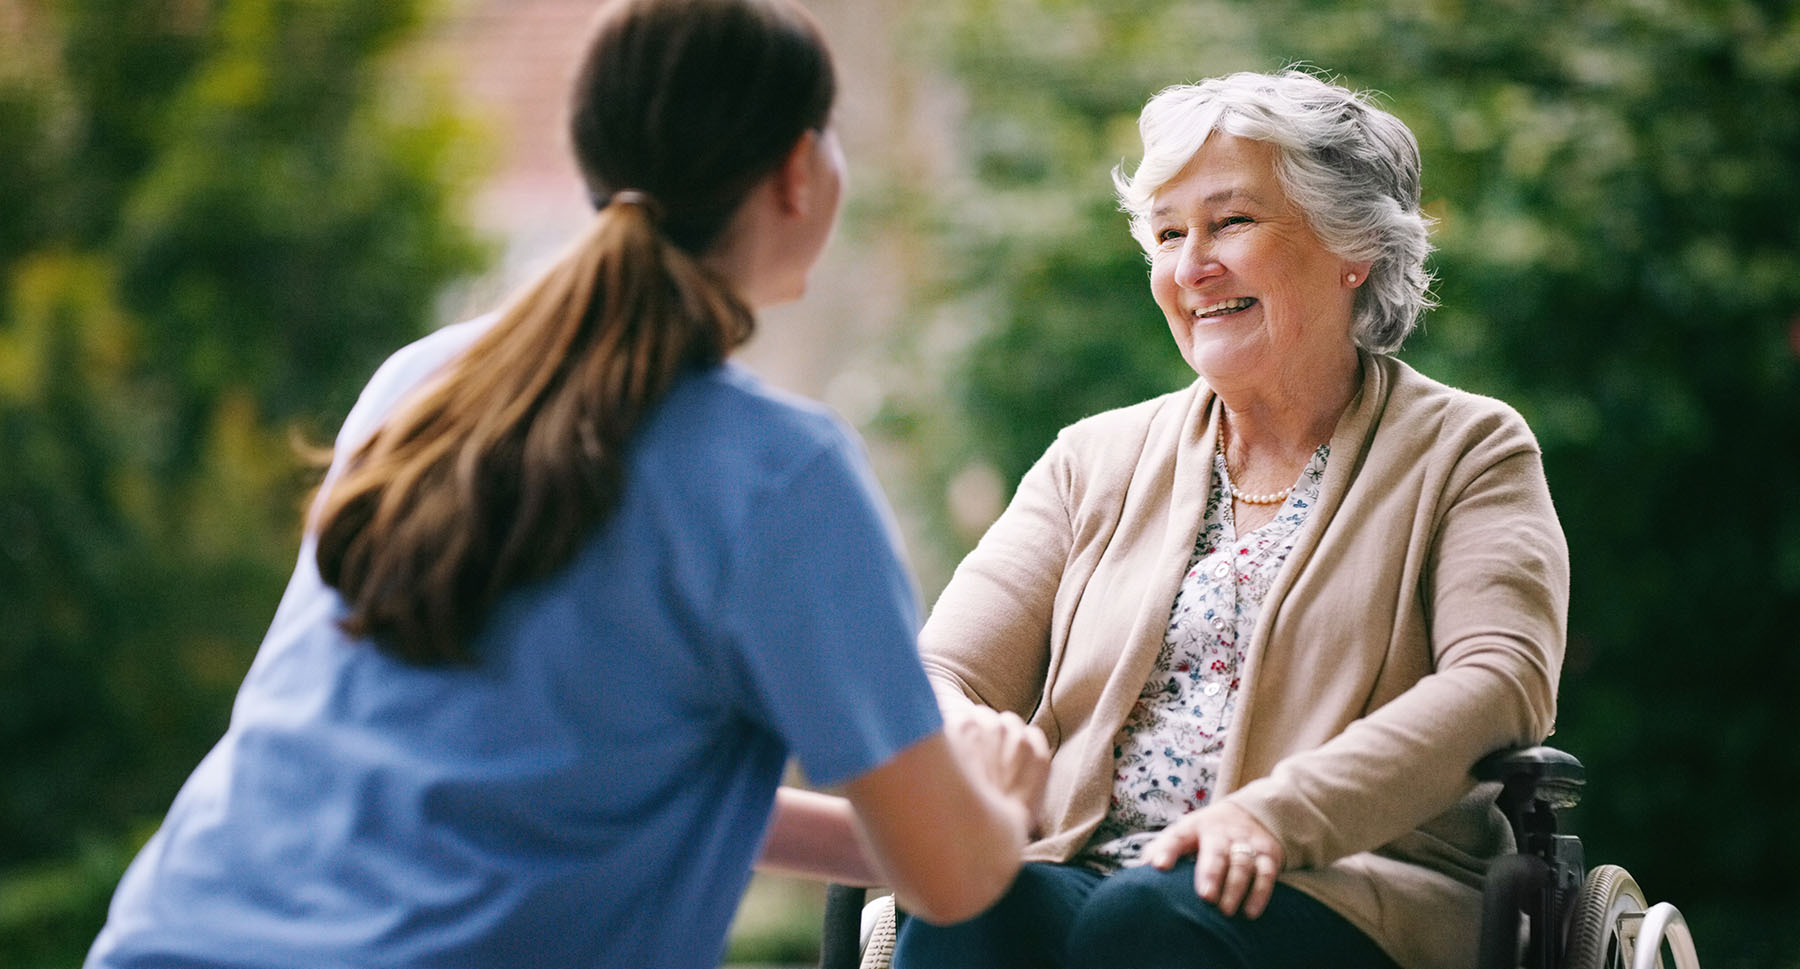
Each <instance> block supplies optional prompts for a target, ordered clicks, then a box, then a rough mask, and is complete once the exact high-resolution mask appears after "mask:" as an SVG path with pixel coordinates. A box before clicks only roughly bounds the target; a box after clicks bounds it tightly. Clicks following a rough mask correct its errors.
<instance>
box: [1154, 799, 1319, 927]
mask: <svg viewBox="0 0 1800 969" xmlns="http://www.w3.org/2000/svg"><path fill="white" fill-rule="evenodd" d="M1188 854H1192V855H1193V856H1194V891H1195V892H1196V893H1198V894H1199V896H1200V897H1201V898H1204V899H1206V900H1207V901H1209V902H1211V903H1213V904H1214V905H1217V906H1218V907H1219V911H1220V912H1223V913H1224V914H1226V915H1235V914H1237V912H1238V911H1239V909H1240V908H1241V909H1242V911H1243V913H1244V917H1245V918H1252V919H1253V918H1256V917H1257V916H1259V915H1261V914H1262V913H1263V909H1264V908H1266V907H1267V906H1268V904H1269V896H1270V895H1271V894H1273V893H1274V891H1275V876H1276V875H1277V874H1280V872H1281V869H1282V864H1283V860H1284V852H1283V851H1282V848H1281V842H1280V841H1278V840H1276V838H1275V836H1274V835H1272V834H1270V833H1269V829H1267V828H1265V827H1263V826H1262V824H1261V823H1259V822H1258V821H1257V820H1256V819H1255V818H1253V817H1251V816H1250V814H1249V812H1247V811H1245V810H1244V809H1242V808H1240V807H1237V806H1236V805H1234V804H1232V803H1231V802H1230V801H1219V802H1217V803H1214V804H1209V805H1207V806H1206V807H1203V808H1201V809H1200V810H1198V811H1193V812H1190V813H1188V814H1186V815H1183V816H1182V817H1181V818H1180V819H1178V820H1176V821H1175V823H1173V824H1171V825H1169V826H1168V827H1166V828H1164V829H1163V830H1162V832H1161V833H1160V834H1158V835H1157V836H1156V838H1155V839H1154V840H1152V841H1151V842H1150V843H1149V844H1148V845H1146V846H1145V847H1144V859H1145V860H1146V861H1147V862H1149V864H1150V865H1152V866H1153V867H1156V868H1159V869H1162V870H1163V871H1168V870H1169V869H1170V868H1173V867H1175V862H1176V861H1178V860H1180V858H1181V857H1182V856H1183V855H1188Z"/></svg>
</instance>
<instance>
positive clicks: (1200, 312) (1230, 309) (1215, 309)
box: [1194, 296, 1256, 317]
mask: <svg viewBox="0 0 1800 969" xmlns="http://www.w3.org/2000/svg"><path fill="white" fill-rule="evenodd" d="M1255 303H1256V300H1254V299H1251V298H1250V297H1248V296H1239V297H1237V298H1236V299H1228V300H1222V301H1220V302H1217V303H1214V304H1212V305H1211V306H1202V307H1200V308H1199V309H1197V310H1195V311H1194V315H1195V316H1199V317H1207V316H1223V315H1225V314H1226V313H1235V312H1237V311H1238V310H1244V309H1249V308H1250V307H1251V306H1252V305H1254V304H1255Z"/></svg>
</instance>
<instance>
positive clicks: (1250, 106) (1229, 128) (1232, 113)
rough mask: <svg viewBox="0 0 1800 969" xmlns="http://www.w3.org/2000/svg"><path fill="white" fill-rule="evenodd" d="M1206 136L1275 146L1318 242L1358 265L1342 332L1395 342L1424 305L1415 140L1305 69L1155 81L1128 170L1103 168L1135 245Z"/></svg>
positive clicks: (1361, 98) (1425, 247)
mask: <svg viewBox="0 0 1800 969" xmlns="http://www.w3.org/2000/svg"><path fill="white" fill-rule="evenodd" d="M1214 132H1222V133H1224V134H1228V135H1235V136H1237V137H1239V138H1250V139H1254V140H1256V141H1264V142H1268V143H1270V144H1272V145H1274V146H1275V158H1276V161H1275V174H1276V177H1277V178H1279V179H1280V182H1281V187H1282V190H1283V191H1285V192H1286V193H1287V196H1288V199H1289V201H1291V202H1293V203H1294V204H1295V205H1296V206H1297V207H1298V208H1299V209H1300V211H1301V213H1302V214H1304V216H1305V217H1306V220H1307V223H1308V225H1309V226H1310V227H1311V228H1312V230H1313V232H1314V234H1316V235H1317V236H1318V237H1319V241H1320V242H1321V243H1323V244H1324V245H1325V247H1326V248H1327V249H1329V250H1331V251H1332V252H1334V253H1336V254H1337V255H1339V256H1342V257H1344V258H1346V259H1351V260H1355V261H1365V260H1366V261H1369V262H1370V263H1371V266H1370V270H1369V280H1368V284H1367V285H1366V286H1364V287H1363V288H1362V289H1360V290H1359V291H1358V293H1357V303H1356V310H1355V316H1356V324H1355V330H1354V336H1355V337H1356V340H1357V342H1358V343H1359V344H1360V345H1362V346H1363V347H1365V348H1367V349H1369V350H1372V351H1375V352H1390V351H1392V350H1394V349H1397V348H1398V347H1399V346H1400V343H1401V342H1402V341H1403V340H1405V338H1406V336H1407V335H1408V334H1409V333H1411V332H1412V329H1413V327H1414V326H1415V325H1417V323H1418V319H1419V316H1420V315H1421V314H1422V313H1423V312H1424V311H1425V310H1426V309H1428V308H1429V307H1430V306H1431V305H1432V301H1431V297H1430V292H1429V291H1430V286H1431V274H1430V273H1429V272H1428V271H1427V270H1426V268H1425V257H1426V256H1427V255H1428V254H1429V253H1430V252H1431V243H1430V241H1429V240H1428V236H1429V233H1430V228H1431V224H1432V220H1431V218H1430V217H1428V216H1426V215H1425V214H1424V212H1423V210H1422V209H1421V208H1420V187H1421V164H1420V159H1419V143H1418V140H1417V139H1415V138H1414V137H1413V133H1412V131H1411V130H1410V129H1408V128H1407V127H1406V124H1405V122H1403V121H1401V120H1400V119H1399V118H1397V117H1395V116H1394V115H1392V114H1390V113H1388V112H1387V111H1384V110H1382V109H1381V108H1379V107H1377V106H1375V104H1374V103H1373V99H1372V98H1371V97H1370V96H1368V95H1366V94H1363V93H1360V92H1357V91H1352V90H1350V89H1349V88H1346V87H1344V86H1342V85H1339V84H1333V83H1331V82H1329V81H1326V80H1323V79H1321V78H1319V77H1318V76H1316V75H1313V74H1309V73H1307V72H1305V71H1298V70H1287V71H1281V72H1278V73H1273V74H1260V73H1251V72H1243V73H1238V74H1228V75H1225V76H1223V77H1215V78H1209V79H1207V80H1205V81H1202V82H1200V83H1198V84H1181V85H1176V86H1174V87H1170V88H1165V89H1164V90H1162V91H1160V92H1158V93H1157V94H1156V96H1155V97H1153V98H1151V99H1150V101H1149V102H1148V103H1147V104H1145V105H1144V110H1143V112H1142V113H1141V114H1140V115H1139V116H1138V133H1139V134H1140V135H1141V136H1142V137H1143V141H1144V157H1143V160H1142V161H1140V162H1139V163H1138V167H1137V170H1136V171H1135V172H1133V173H1131V174H1130V175H1126V174H1125V173H1124V172H1123V170H1116V171H1115V172H1114V173H1113V178H1114V182H1115V184H1116V185H1117V187H1118V190H1119V200H1120V203H1121V205H1122V207H1123V208H1124V209H1125V210H1126V211H1127V212H1128V213H1130V215H1131V228H1132V234H1133V235H1134V236H1136V237H1137V239H1138V241H1139V242H1140V243H1142V244H1143V245H1144V247H1145V248H1146V250H1147V249H1149V248H1150V240H1149V233H1148V226H1147V222H1146V217H1147V216H1148V214H1149V212H1150V207H1151V203H1152V200H1153V199H1154V198H1155V197H1156V194H1157V192H1158V191H1160V190H1161V189H1162V187H1163V186H1164V185H1166V184H1168V183H1169V182H1170V181H1171V180H1172V179H1174V178H1175V177H1176V176H1177V175H1179V174H1180V173H1181V171H1182V169H1184V168H1185V167H1187V163H1188V161H1189V160H1191V159H1192V158H1193V157H1194V154H1195V153H1196V152H1198V151H1199V150H1200V146H1201V145H1202V144H1204V143H1205V141H1206V139H1207V138H1208V137H1209V136H1211V135H1212V134H1213V133H1214Z"/></svg>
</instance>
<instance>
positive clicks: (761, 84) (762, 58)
mask: <svg viewBox="0 0 1800 969" xmlns="http://www.w3.org/2000/svg"><path fill="white" fill-rule="evenodd" d="M836 93H837V87H836V80H835V77H834V75H833V72H832V64H831V55H830V52H829V50H828V49H827V48H826V46H825V41H824V38H823V35H822V34H821V33H820V31H819V27H818V24H817V23H816V22H815V21H814V20H813V18H812V16H811V15H810V14H808V13H807V12H806V10H805V8H803V7H801V6H800V5H799V4H798V3H797V2H794V0H614V2H612V3H609V4H608V5H607V6H606V7H604V8H603V9H602V10H601V12H600V14H599V18H598V20H597V21H596V23H595V25H594V31H593V35H592V39H591V41H590V42H589V44H588V49H587V54H586V57H585V60H584V62H583V65H582V68H581V72H580V74H579V77H578V80H577V82H576V86H575V94H574V105H573V115H572V117H571V119H570V133H571V135H572V138H573V143H574V149H575V156H576V160H577V161H578V162H579V163H580V165H581V171H582V176H583V178H584V179H585V180H586V182H587V187H588V191H589V194H590V195H591V196H592V197H593V199H594V201H595V204H596V205H597V206H604V205H605V204H606V203H607V202H608V201H609V200H610V199H612V198H613V197H614V195H615V194H616V193H620V192H626V191H630V192H633V193H638V194H634V195H631V196H626V198H630V199H632V200H634V201H637V202H640V203H643V204H646V205H648V206H650V207H652V208H653V209H654V211H655V212H656V214H657V217H658V221H659V222H660V223H661V227H662V230H663V232H665V233H666V235H667V237H668V238H669V240H670V241H672V242H674V243H675V244H676V245H678V246H680V247H681V248H683V249H686V250H687V251H689V252H690V253H699V252H701V251H703V250H705V249H706V248H707V247H708V246H709V245H711V243H712V242H713V241H714V238H715V237H716V236H717V235H718V233H719V231H720V229H721V228H722V227H723V226H724V225H725V222H726V220H727V219H729V218H730V216H731V214H732V213H733V212H734V211H735V210H736V209H737V207H738V205H739V203H741V202H742V201H743V199H744V197H745V196H746V195H747V194H748V193H749V191H750V189H751V188H752V187H753V186H754V185H755V184H756V183H757V182H758V181H759V180H760V179H761V178H762V177H763V176H765V175H767V174H769V173H770V172H772V171H774V170H775V168H776V167H777V166H778V165H779V164H780V163H781V162H782V160H783V159H784V158H785V157H786V155H787V153H788V152H789V151H790V150H791V149H792V148H793V147H794V144H795V143H796V142H797V141H798V140H799V138H800V136H801V135H802V134H803V133H804V132H806V131H807V130H808V129H813V130H822V129H823V128H824V127H825V126H826V124H827V123H828V122H829V120H830V115H831V106H832V101H833V100H834V98H835V97H836Z"/></svg>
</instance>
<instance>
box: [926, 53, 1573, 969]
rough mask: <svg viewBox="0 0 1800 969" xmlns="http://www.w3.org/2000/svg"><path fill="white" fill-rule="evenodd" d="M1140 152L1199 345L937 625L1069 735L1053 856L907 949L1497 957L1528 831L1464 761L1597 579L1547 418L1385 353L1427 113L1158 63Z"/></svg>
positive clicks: (1114, 423)
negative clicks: (1574, 542)
mask: <svg viewBox="0 0 1800 969" xmlns="http://www.w3.org/2000/svg"><path fill="white" fill-rule="evenodd" d="M1140 129H1141V132H1142V134H1143V138H1144V158H1143V161H1142V163H1141V164H1140V166H1139V167H1138V169H1137V171H1136V172H1135V173H1134V174H1132V175H1130V176H1126V175H1124V174H1123V173H1120V174H1118V175H1117V182H1118V188H1119V192H1120V196H1121V199H1122V201H1123V204H1124V206H1125V208H1126V209H1127V210H1128V211H1129V212H1130V213H1131V217H1132V218H1131V225H1132V230H1133V232H1134V234H1135V235H1136V236H1137V237H1138V238H1139V239H1140V240H1141V241H1142V243H1143V245H1144V247H1145V248H1146V250H1147V251H1148V252H1149V256H1150V265H1151V271H1150V288H1151V292H1152V294H1153V295H1154V297H1155V299H1156V302H1157V305H1158V306H1159V307H1160V308H1161V309H1162V311H1163V314H1164V315H1165V316H1166V317H1167V320H1168V325H1169V329H1170V331H1171V333H1172V334H1173V335H1174V337H1175V345H1176V347H1177V349H1178V350H1179V351H1180V352H1181V354H1182V356H1183V357H1184V358H1185V359H1186V360H1187V361H1188V363H1189V364H1190V365H1192V367H1193V368H1194V370H1195V372H1196V373H1197V374H1199V380H1197V381H1196V382H1195V383H1194V384H1193V385H1191V386H1190V387H1188V388H1187V389H1185V390H1181V391H1178V392H1175V393H1172V394H1168V395H1166V396H1163V397H1158V398H1156V399H1154V400H1150V401H1146V402H1144V403H1141V404H1138V405H1136V406H1132V407H1127V408H1124V409H1121V410H1117V411H1112V412H1109V413H1105V414H1100V415H1098V416H1095V417H1091V418H1088V419H1086V420H1083V421H1080V422H1078V423H1076V424H1074V425H1072V426H1070V427H1069V428H1067V429H1065V430H1064V431H1063V432H1062V433H1061V434H1060V435H1059V436H1058V437H1057V439H1056V441H1055V443H1054V444H1052V445H1051V447H1050V448H1049V450H1048V451H1047V452H1046V453H1045V454H1044V456H1043V457H1042V459H1040V460H1039V461H1038V463H1037V464H1036V466H1035V467H1033V468H1032V470H1031V471H1030V473H1029V474H1027V476H1026V477H1025V479H1024V480H1023V481H1022V482H1021V483H1020V485H1019V488H1018V492H1017V494H1016V495H1015V497H1014V498H1013V500H1012V502H1011V504H1010V505H1009V506H1008V508H1007V510H1006V512H1005V513H1004V515H1002V517H1001V518H1000V520H999V521H997V522H996V523H995V524H994V526H993V527H992V529H991V530H990V531H989V532H988V533H987V535H986V536H985V537H984V538H983V539H982V541H981V543H980V545H979V546H978V547H977V548H976V549H975V551H974V552H972V553H971V554H970V555H969V557H968V559H967V560H966V561H964V563H963V564H962V565H961V567H960V568H959V569H958V570H957V572H956V574H955V576H954V578H953V579H952V580H951V582H950V584H949V586H948V587H947V588H946V589H945V591H944V593H943V596H942V598H941V599H940V600H939V602H938V603H937V606H936V608H935V609H934V610H933V614H932V616H931V618H930V620H929V622H928V623H927V625H926V628H925V631H924V633H923V641H922V642H923V650H924V653H925V659H926V668H927V671H928V673H929V674H930V676H931V678H932V681H933V685H934V687H935V688H936V690H937V692H938V694H939V702H940V703H941V704H942V705H943V706H944V707H945V709H946V710H955V709H960V708H966V707H968V706H970V705H978V706H986V707H991V708H994V709H998V710H1003V711H1005V710H1010V711H1015V712H1017V713H1019V714H1020V715H1021V716H1024V717H1026V718H1028V719H1029V720H1030V722H1031V723H1033V724H1035V725H1037V726H1039V727H1041V728H1043V730H1044V732H1045V733H1046V735H1047V736H1048V737H1049V740H1050V743H1051V746H1052V748H1053V752H1052V762H1051V777H1050V782H1049V793H1048V796H1047V803H1046V807H1045V813H1044V816H1043V817H1042V818H1041V819H1040V820H1041V837H1040V839H1039V840H1037V841H1036V842H1035V843H1034V844H1033V845H1031V846H1030V848H1029V849H1028V853H1027V857H1028V858H1030V859H1035V861H1034V862H1033V863H1032V864H1029V865H1027V866H1026V868H1025V869H1024V870H1023V871H1022V872H1021V874H1020V876H1019V878H1018V879H1017V881H1015V883H1014V885H1013V887H1012V889H1011V890H1010V892H1009V894H1008V895H1007V896H1006V897H1005V898H1004V899H1003V900H1002V901H1001V902H1000V903H999V904H997V905H996V906H995V907H993V908H992V909H990V910H989V911H988V912H987V913H986V914H984V915H983V916H981V917H980V918H977V919H975V920H972V921H969V922H966V923H963V924H960V925H957V926H952V927H948V928H943V927H937V926H931V925H925V924H922V923H919V922H916V921H914V922H910V923H908V924H907V925H905V926H904V927H903V929H902V932H901V937H900V944H899V950H898V953H897V959H896V964H897V965H898V966H901V967H903V969H904V967H928V966H929V967H939V969H943V967H954V966H964V965H966V966H983V967H994V966H1014V965H1017V966H1047V965H1048V966H1093V967H1099V966H1131V967H1133V969H1143V967H1149V966H1190V967H1220V966H1245V967H1248V966H1255V967H1276V966H1294V967H1300V966H1306V967H1314V966H1321V965H1330V966H1334V967H1356V966H1390V965H1395V964H1398V965H1400V966H1405V967H1407V969H1422V967H1437V966H1443V967H1450V966H1467V965H1470V964H1472V963H1473V962H1474V940H1475V936H1476V933H1477V928H1478V922H1479V914H1478V909H1479V887H1478V886H1479V885H1480V882H1481V878H1482V873H1483V871H1484V869H1485V866H1486V863H1487V861H1488V859H1490V858H1492V857H1493V856H1495V855H1496V854H1499V853H1501V852H1503V851H1505V850H1507V849H1508V843H1509V840H1510V836H1509V835H1508V833H1507V828H1506V825H1505V823H1504V821H1503V819H1502V818H1501V817H1500V815H1499V813H1498V811H1497V810H1496V809H1495V808H1494V806H1493V793H1494V792H1493V791H1492V790H1491V789H1489V788H1478V787H1477V785H1476V782H1475V781H1474V779H1473V778H1472V777H1471V776H1470V769H1471V767H1472V766H1473V765H1474V763H1475V762H1476V761H1477V760H1478V759H1479V758H1480V757H1481V756H1482V755H1484V754H1486V753H1488V752H1489V751H1491V750H1494V749H1496V748H1500V747H1504V746H1507V745H1512V744H1520V743H1527V742H1537V741H1540V740H1541V739H1542V738H1544V737H1545V736H1546V735H1547V734H1548V733H1549V731H1550V729H1551V724H1552V718H1553V716H1554V708H1555V696H1556V683H1557V677H1558V673H1559V669H1560V664H1561V660H1562V653H1563V639H1564V627H1565V615H1566V608H1567V607H1566V604H1567V598H1568V563H1567V548H1566V546H1565V544H1564V540H1563V535H1562V531H1561V528H1560V526H1559V525H1558V523H1557V519H1556V514H1555V511H1554V509H1553V508H1552V506H1551V502H1550V494H1549V491H1548V489H1547V487H1546V484H1545V480H1544V472H1543V468H1542V464H1541V460H1540V453H1539V449H1538V446H1537V443H1536V441H1535V440H1534V438H1533V437H1532V434H1531V432H1530V430H1529V429H1528V428H1527V427H1526V425H1525V423H1524V421H1523V420H1521V419H1520V417H1519V416H1518V415H1517V414H1516V413H1515V412H1514V411H1513V410H1512V409H1510V408H1508V407H1507V406H1506V405H1504V404H1502V403H1500V402H1498V401H1494V400H1490V399H1487V398H1483V397H1478V396H1475V395H1473V394H1469V393H1465V392H1461V391H1458V390H1455V389H1452V388H1450V387H1446V386H1444V385H1443V384H1440V383H1437V382H1434V381H1432V380H1430V379H1428V378H1426V377H1424V376H1421V375H1420V374H1419V373H1417V372H1416V371H1414V370H1412V369H1411V368H1410V367H1408V366H1407V365H1405V364H1403V363H1401V362H1400V361H1398V360H1396V359H1394V358H1393V357H1392V356H1391V355H1390V354H1391V353H1392V352H1393V351H1394V350H1395V349H1397V348H1398V347H1399V346H1400V344H1401V341H1402V340H1403V339H1404V338H1405V337H1406V335H1407V334H1408V332H1409V331H1410V330H1411V329H1412V328H1413V326H1414V324H1415V322H1416V321H1417V319H1418V317H1419V314H1420V313H1421V312H1422V311H1423V309H1424V308H1425V307H1426V306H1427V305H1428V302H1429V297H1428V295H1427V286H1428V283H1429V281H1430V277H1429V274H1428V273H1427V272H1426V269H1425V266H1424V261H1425V256H1426V253H1427V251H1428V250H1429V248H1430V247H1429V245H1428V243H1427V241H1426V234H1427V228H1428V226H1429V222H1430V220H1429V219H1428V218H1427V217H1425V216H1424V215H1423V214H1422V212H1421V210H1420V163H1419V151H1418V146H1417V142H1416V141H1415V140H1414V138H1413V137H1412V134H1411V133H1410V132H1409V131H1408V130H1407V128H1406V126H1405V125H1404V124H1402V123H1401V122H1400V121H1399V120H1398V119H1396V118H1395V117H1393V116H1392V115H1391V114H1388V113H1387V112H1385V111H1382V110H1380V109H1378V108H1376V107H1374V106H1373V105H1371V104H1370V102H1369V100H1368V99H1367V98H1365V97H1363V96H1362V95H1359V94H1357V93H1355V92H1352V91H1350V90H1346V89H1345V88H1343V87H1341V86H1338V85H1336V84H1333V83H1329V82H1327V81H1324V80H1321V79H1319V78H1318V77H1315V76H1313V75H1310V74H1307V73H1302V72H1297V71H1287V72H1283V73H1279V74H1235V75H1232V76H1229V77H1222V78H1217V79H1213V80H1209V81H1206V82H1204V83H1201V84H1196V85H1187V86H1181V87H1175V88H1171V89H1169V90H1166V91H1163V92H1161V93H1160V94H1158V95H1157V96H1156V97H1155V98H1153V99H1152V100H1151V101H1150V102H1149V104H1148V105H1147V106H1146V107H1145V109H1144V112H1143V115H1142V118H1141V120H1140Z"/></svg>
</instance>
